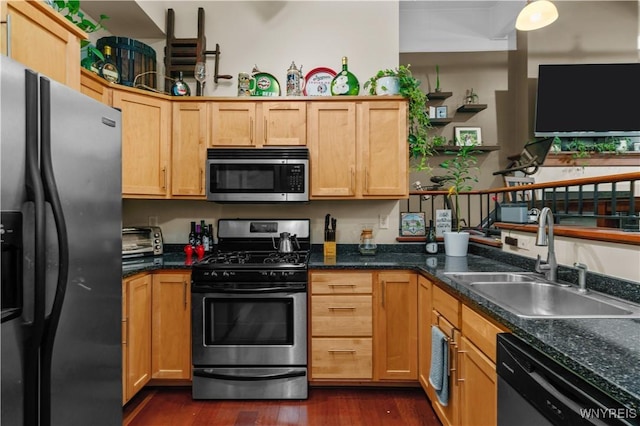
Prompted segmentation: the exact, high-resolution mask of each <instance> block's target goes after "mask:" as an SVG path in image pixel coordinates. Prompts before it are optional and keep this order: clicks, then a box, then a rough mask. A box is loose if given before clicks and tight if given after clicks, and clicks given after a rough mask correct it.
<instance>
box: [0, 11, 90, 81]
mask: <svg viewBox="0 0 640 426" xmlns="http://www.w3.org/2000/svg"><path fill="white" fill-rule="evenodd" d="M0 20H1V21H2V23H3V25H2V27H3V28H2V32H3V36H2V40H1V42H2V47H1V49H2V53H3V54H4V55H7V56H9V57H11V58H12V59H14V60H16V61H18V62H20V63H22V64H23V65H25V66H26V67H28V68H31V69H33V70H34V71H37V72H41V73H43V74H44V75H46V76H47V77H50V78H52V79H53V80H56V81H58V82H60V83H62V84H65V85H67V86H69V87H71V88H73V89H76V90H80V40H81V39H84V38H86V37H87V35H86V34H85V33H84V32H83V31H81V30H80V29H79V28H78V27H76V26H75V25H74V24H72V23H71V22H69V21H68V20H66V19H65V18H64V17H63V16H62V15H61V14H59V13H58V12H56V11H55V10H53V9H52V8H51V7H50V6H48V5H46V4H45V2H42V1H24V0H23V1H19V0H18V1H9V2H4V1H3V2H2V17H1V19H0ZM5 34H7V37H6V38H5V37H4V35H5Z"/></svg>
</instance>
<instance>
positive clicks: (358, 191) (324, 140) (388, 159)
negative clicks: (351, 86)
mask: <svg viewBox="0 0 640 426" xmlns="http://www.w3.org/2000/svg"><path fill="white" fill-rule="evenodd" d="M308 110H309V111H308V114H307V129H308V130H307V134H308V140H307V144H308V146H309V151H310V156H311V166H310V167H311V173H312V174H311V194H310V198H311V199H364V198H371V199H384V198H389V199H399V198H406V197H408V193H409V192H408V191H409V186H408V180H409V177H408V176H409V174H408V173H409V156H408V144H407V103H406V101H405V100H403V99H397V100H366V101H362V100H359V101H354V100H345V101H324V102H323V101H318V102H310V103H309V108H308Z"/></svg>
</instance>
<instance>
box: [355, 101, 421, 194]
mask: <svg viewBox="0 0 640 426" xmlns="http://www.w3.org/2000/svg"><path fill="white" fill-rule="evenodd" d="M359 108H360V109H359V114H358V122H359V126H358V129H359V133H358V142H359V146H360V154H361V167H359V171H360V173H361V176H360V182H362V195H363V197H365V198H368V197H369V196H372V197H379V196H382V197H387V196H388V197H394V198H403V197H408V196H409V148H408V142H407V103H406V102H405V101H389V102H378V101H376V102H362V104H361V105H359Z"/></svg>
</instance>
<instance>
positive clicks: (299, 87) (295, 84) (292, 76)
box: [287, 62, 305, 96]
mask: <svg viewBox="0 0 640 426" xmlns="http://www.w3.org/2000/svg"><path fill="white" fill-rule="evenodd" d="M304 84H305V81H304V76H303V75H302V65H300V69H298V68H296V64H295V62H291V66H290V67H289V69H288V70H287V96H301V95H302V91H303V90H304Z"/></svg>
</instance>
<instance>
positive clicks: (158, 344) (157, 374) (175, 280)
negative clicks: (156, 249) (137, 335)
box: [151, 272, 191, 379]
mask: <svg viewBox="0 0 640 426" xmlns="http://www.w3.org/2000/svg"><path fill="white" fill-rule="evenodd" d="M190 282H191V279H190V274H189V273H167V272H160V273H155V274H154V275H153V293H152V308H153V309H152V320H153V321H152V325H151V336H152V339H151V371H152V377H153V378H154V379H190V378H191V284H190Z"/></svg>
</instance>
